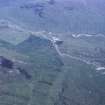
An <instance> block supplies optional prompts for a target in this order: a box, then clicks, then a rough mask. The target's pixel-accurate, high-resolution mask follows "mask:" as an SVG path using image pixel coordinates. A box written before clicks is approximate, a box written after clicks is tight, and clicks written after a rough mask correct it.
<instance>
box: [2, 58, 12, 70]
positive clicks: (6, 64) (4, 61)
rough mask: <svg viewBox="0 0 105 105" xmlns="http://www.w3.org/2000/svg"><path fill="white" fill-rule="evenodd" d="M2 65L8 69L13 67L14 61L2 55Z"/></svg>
mask: <svg viewBox="0 0 105 105" xmlns="http://www.w3.org/2000/svg"><path fill="white" fill-rule="evenodd" d="M0 66H1V67H4V68H8V69H13V62H12V61H11V60H9V59H7V58H5V57H3V56H0Z"/></svg>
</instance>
